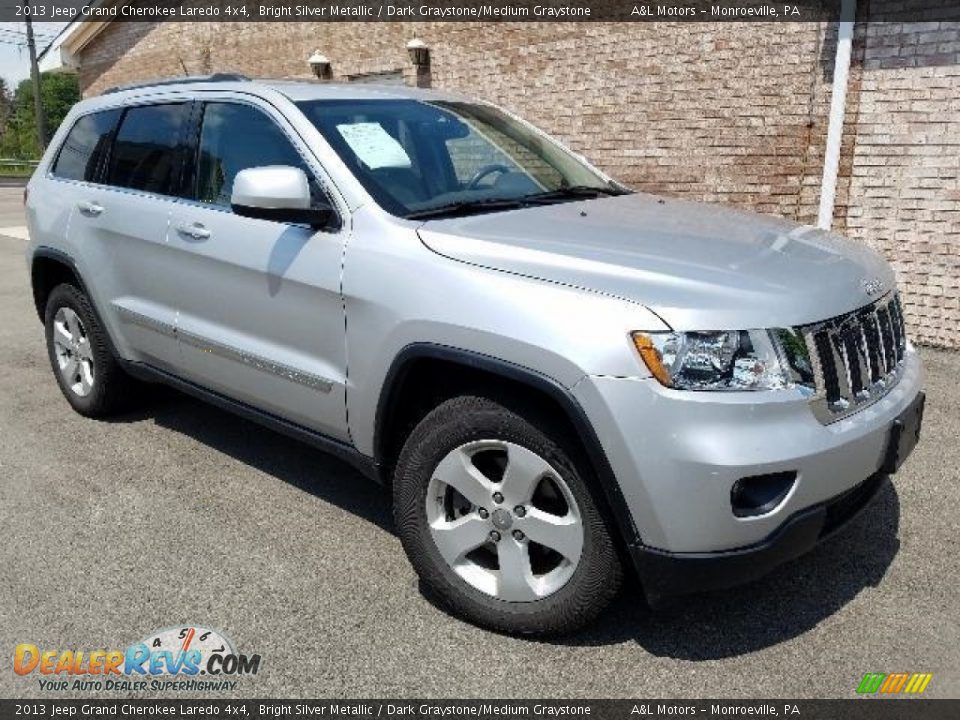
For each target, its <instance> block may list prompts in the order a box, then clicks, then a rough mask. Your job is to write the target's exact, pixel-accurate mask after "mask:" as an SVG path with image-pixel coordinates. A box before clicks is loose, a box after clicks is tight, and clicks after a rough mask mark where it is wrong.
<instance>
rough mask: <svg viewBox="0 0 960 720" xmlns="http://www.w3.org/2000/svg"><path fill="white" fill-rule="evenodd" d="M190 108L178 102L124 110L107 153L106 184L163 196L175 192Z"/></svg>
mask: <svg viewBox="0 0 960 720" xmlns="http://www.w3.org/2000/svg"><path fill="white" fill-rule="evenodd" d="M189 107H190V106H189V105H187V104H186V103H178V104H176V105H145V106H143V107H133V108H130V109H129V110H127V112H126V113H125V114H124V116H123V120H122V121H121V122H120V129H119V130H117V137H116V139H115V140H114V142H113V149H112V150H111V152H110V169H109V172H108V174H107V183H108V184H110V185H116V186H119V187H126V188H132V189H134V190H144V191H146V192H153V193H160V194H162V195H172V194H175V190H176V184H177V182H178V179H179V177H180V165H181V163H182V161H183V151H182V142H181V140H182V137H183V130H184V126H185V125H186V123H187V121H188V119H189Z"/></svg>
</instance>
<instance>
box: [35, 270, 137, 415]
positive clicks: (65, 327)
mask: <svg viewBox="0 0 960 720" xmlns="http://www.w3.org/2000/svg"><path fill="white" fill-rule="evenodd" d="M44 317H45V324H46V337H47V353H48V355H49V357H50V365H51V367H52V368H53V374H54V376H55V377H56V378H57V384H58V385H59V386H60V390H61V391H62V392H63V395H64V397H66V398H67V402H69V403H70V405H71V406H72V407H73V409H74V410H76V411H77V412H78V413H80V414H81V415H86V416H87V417H105V416H107V415H110V414H112V413H114V412H117V411H118V410H121V409H124V408H126V407H127V406H128V405H129V403H130V400H131V397H132V395H134V393H133V392H132V391H133V390H134V389H135V385H136V383H135V381H134V380H133V379H132V378H130V377H129V376H128V375H127V374H126V373H125V372H124V371H123V369H122V368H121V367H120V365H119V363H118V362H117V360H116V358H114V357H113V354H112V353H111V351H110V347H109V344H108V343H107V337H106V334H105V332H104V330H103V328H102V327H101V326H100V323H99V322H98V320H97V317H96V314H95V313H94V312H93V308H92V307H91V306H90V301H89V300H88V299H87V296H86V295H84V293H83V292H81V291H80V290H78V289H77V288H76V287H74V286H73V285H69V284H63V285H57V287H55V288H54V289H53V290H52V291H51V293H50V296H49V297H48V298H47V307H46V313H45V316H44Z"/></svg>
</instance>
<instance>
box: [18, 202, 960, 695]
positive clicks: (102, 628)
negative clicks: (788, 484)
mask: <svg viewBox="0 0 960 720" xmlns="http://www.w3.org/2000/svg"><path fill="white" fill-rule="evenodd" d="M20 194H21V191H20V190H19V189H2V190H0V228H15V227H18V226H22V225H23V220H22V215H21V211H20ZM11 232H12V231H11ZM14 234H16V233H14ZM24 247H25V242H24V241H23V240H22V239H18V238H15V237H3V236H0V319H2V322H0V527H2V528H3V529H4V530H5V533H4V535H5V536H6V538H7V540H6V541H4V542H3V543H0V648H3V654H5V655H6V657H7V658H8V660H6V661H5V662H4V663H3V664H2V665H3V667H0V697H20V698H25V697H44V696H46V697H78V696H79V697H95V696H97V694H96V693H79V694H78V693H72V692H65V693H46V692H45V691H41V690H40V688H39V684H38V680H37V678H38V677H39V676H38V675H37V674H36V673H34V674H33V675H30V676H27V677H19V676H17V675H15V674H14V673H13V672H12V669H11V666H10V665H9V664H7V663H9V662H11V659H12V655H13V649H14V647H15V645H17V644H19V643H34V644H37V645H38V646H40V647H41V648H50V649H61V650H63V649H84V650H90V649H98V648H100V649H103V648H107V649H113V648H124V647H126V646H127V645H129V644H130V643H133V642H136V641H138V640H140V639H141V638H143V637H145V636H147V635H148V634H150V633H151V632H153V631H156V630H159V629H162V628H168V627H171V626H179V625H181V624H198V625H202V626H204V627H210V628H215V629H217V630H220V631H222V632H223V633H224V634H225V635H226V636H227V637H229V638H230V639H231V640H232V641H233V643H234V645H235V646H236V648H237V649H238V650H240V651H242V652H244V653H246V654H254V653H256V654H259V655H260V656H261V658H262V661H261V666H260V669H259V672H258V674H256V675H255V676H247V677H243V678H242V679H240V680H239V684H238V686H237V687H236V689H235V690H233V691H232V692H220V693H213V694H212V696H213V697H230V696H235V697H314V698H316V697H324V698H335V697H354V698H359V697H387V696H394V697H396V696H406V697H471V698H473V697H478V698H482V697H492V698H521V697H527V698H532V697H544V698H545V697H557V696H559V697H593V698H597V697H651V698H652V697H662V698H670V697H701V698H709V697H794V698H802V697H843V698H847V697H854V696H855V693H854V690H855V688H856V687H857V685H858V683H859V682H860V679H861V678H862V676H863V675H864V673H866V672H899V671H905V672H930V673H933V674H934V677H933V680H932V681H931V683H930V685H929V686H928V688H927V691H926V695H927V696H929V697H958V696H960V631H958V620H960V612H958V608H960V603H958V599H957V588H958V584H957V582H958V581H957V578H958V577H960V539H958V511H957V508H958V507H960V489H958V472H957V468H958V466H960V383H958V381H957V380H958V378H960V354H957V353H948V352H943V351H936V350H932V349H924V350H923V357H924V361H925V363H926V368H927V374H928V380H927V385H928V393H929V399H928V404H927V413H926V421H925V427H924V431H923V440H922V443H921V444H920V446H919V447H918V448H917V450H916V452H915V453H914V455H913V457H911V458H910V460H909V461H908V463H907V464H906V466H905V467H904V468H903V469H902V470H901V472H900V473H899V474H898V475H897V476H896V477H895V478H894V479H893V482H892V483H891V484H887V485H886V486H885V487H884V488H883V489H882V490H881V492H880V493H879V495H878V497H877V498H876V499H875V500H874V502H873V503H872V504H871V505H870V506H869V507H868V508H867V509H866V510H865V511H864V512H863V513H862V514H861V515H860V516H859V517H858V518H857V519H856V520H855V521H854V522H853V523H852V524H851V525H850V526H849V527H847V528H846V529H845V530H844V531H843V532H842V533H841V534H840V535H839V536H837V537H835V538H834V539H831V540H829V541H827V542H826V543H825V544H823V545H822V546H820V547H818V548H817V549H816V550H814V551H813V552H812V553H810V554H809V555H807V556H805V557H803V558H801V559H799V560H796V561H794V562H791V563H789V564H788V565H786V566H784V567H782V568H780V569H778V570H777V571H775V572H774V573H773V574H772V575H770V576H769V577H767V578H766V579H764V580H761V581H759V582H756V583H753V584H751V585H749V586H746V587H743V588H739V589H736V590H732V591H728V592H722V593H715V594H709V595H703V596H697V597H692V598H687V599H684V600H680V601H677V602H675V603H673V604H672V605H671V606H670V607H668V608H667V609H665V610H662V611H658V612H657V613H652V612H650V611H649V610H647V609H646V608H645V607H644V604H643V602H642V601H641V599H640V598H639V596H638V595H637V594H636V590H635V589H633V590H632V591H631V590H628V591H627V592H625V593H623V594H622V595H621V597H620V599H619V600H618V601H617V602H616V604H615V606H614V607H613V608H611V610H610V611H609V612H608V613H607V614H605V615H604V616H603V617H602V618H601V619H600V621H599V622H597V623H595V624H594V625H592V626H590V627H589V628H587V629H585V630H583V631H581V632H580V633H578V634H576V635H573V636H570V637H566V638H561V639H558V640H554V641H549V642H541V641H530V640H525V639H517V638H512V637H504V636H500V635H496V634H493V633H489V632H486V631H483V630H480V629H477V628H475V627H472V626H470V625H468V624H466V623H463V622H461V621H459V620H457V619H455V618H453V617H450V616H449V615H447V614H445V613H444V612H443V611H441V610H439V609H438V608H436V607H435V606H434V605H433V604H432V603H431V602H430V601H429V599H428V598H426V597H425V596H424V595H423V594H422V593H421V591H420V589H419V587H418V584H417V581H416V577H415V576H414V573H413V571H412V570H411V568H410V566H409V564H408V563H407V560H406V558H405V556H404V554H403V551H402V549H401V547H400V543H399V541H398V540H397V538H396V537H395V535H394V534H393V532H392V527H391V519H390V505H389V500H388V497H387V496H386V495H385V494H384V493H383V492H382V491H381V489H380V488H378V487H377V486H376V485H374V484H372V483H371V482H369V481H367V480H365V479H363V478H362V477H361V476H360V475H358V474H357V473H356V472H354V471H353V470H351V469H350V468H349V467H347V466H345V465H343V464H341V463H340V462H338V461H336V460H334V459H332V458H330V457H327V456H325V455H323V454H321V453H320V452H318V451H316V450H313V449H311V448H308V447H305V446H303V445H300V444H298V443H296V442H294V441H292V440H289V439H287V438H285V437H282V436H280V435H277V434H275V433H273V432H271V431H268V430H265V429H262V428H260V427H258V426H256V425H253V424H250V423H248V422H246V421H243V420H240V419H237V418H235V417H233V416H231V415H228V414H226V413H224V412H222V411H220V410H216V409H214V408H211V407H209V406H206V405H203V404H201V403H199V402H197V401H195V400H192V399H188V398H186V397H184V396H182V395H179V394H177V393H175V392H173V391H165V390H161V391H158V392H156V393H154V397H152V398H151V399H150V400H149V401H148V402H147V404H146V405H145V406H144V407H143V408H142V409H141V410H138V411H136V412H134V413H131V414H128V415H125V416H122V417H119V418H116V419H114V420H112V421H109V422H98V421H92V420H87V419H84V418H82V417H80V416H78V415H76V414H74V413H73V412H72V411H71V410H70V408H69V406H68V405H67V403H66V401H65V400H64V399H63V397H62V396H61V395H60V392H59V390H58V389H57V386H56V384H55V382H54V379H53V377H52V375H51V371H50V368H49V366H48V362H47V357H46V353H45V350H44V344H43V330H42V327H41V325H40V323H39V321H38V319H37V317H36V314H35V312H34V309H33V305H32V302H31V299H30V290H29V282H28V277H27V272H26V268H25V265H24V261H23V257H22V256H23V250H24ZM69 679H70V680H71V681H72V680H73V679H74V678H69ZM103 695H105V696H110V697H118V695H117V694H116V693H110V692H104V693H103Z"/></svg>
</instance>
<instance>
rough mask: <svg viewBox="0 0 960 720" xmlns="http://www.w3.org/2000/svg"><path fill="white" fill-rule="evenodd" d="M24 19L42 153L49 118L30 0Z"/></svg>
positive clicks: (26, 5)
mask: <svg viewBox="0 0 960 720" xmlns="http://www.w3.org/2000/svg"><path fill="white" fill-rule="evenodd" d="M23 19H24V20H25V21H26V23H27V48H28V49H29V51H30V76H31V77H32V78H33V105H34V111H35V112H36V116H37V140H39V141H40V152H43V151H44V150H46V148H47V118H46V115H44V112H43V99H42V98H41V97H40V67H39V66H38V65H37V44H36V43H35V42H34V41H33V21H32V20H31V19H30V0H23Z"/></svg>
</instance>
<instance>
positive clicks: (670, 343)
mask: <svg viewBox="0 0 960 720" xmlns="http://www.w3.org/2000/svg"><path fill="white" fill-rule="evenodd" d="M633 343H634V345H636V347H637V350H638V351H639V352H640V357H642V358H643V361H644V363H646V365H647V367H648V368H649V369H650V372H651V373H653V376H654V377H655V378H656V379H657V380H659V381H660V383H661V384H662V385H665V386H666V387H669V388H674V389H676V390H776V389H779V388H784V387H788V386H789V385H790V384H791V383H790V382H789V381H788V380H787V375H786V374H785V373H784V371H783V368H782V366H781V363H780V359H779V355H778V353H777V348H776V346H775V345H774V341H773V339H772V337H771V333H770V332H768V331H766V330H725V331H720V332H656V333H653V332H651V333H642V332H635V333H633Z"/></svg>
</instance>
